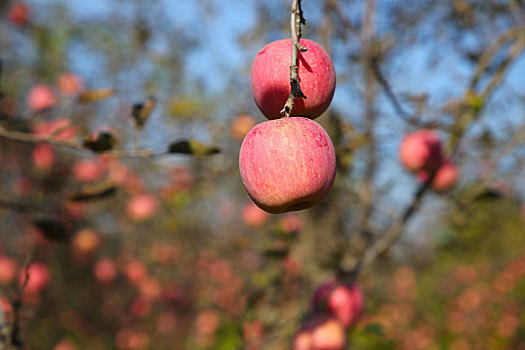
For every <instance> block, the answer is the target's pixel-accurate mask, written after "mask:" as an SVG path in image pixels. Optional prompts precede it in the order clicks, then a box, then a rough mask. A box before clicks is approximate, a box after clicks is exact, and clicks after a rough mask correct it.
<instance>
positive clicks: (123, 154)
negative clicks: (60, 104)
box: [0, 127, 169, 158]
mask: <svg viewBox="0 0 525 350" xmlns="http://www.w3.org/2000/svg"><path fill="white" fill-rule="evenodd" d="M0 138H3V139H6V140H11V141H18V142H26V143H48V144H51V145H54V146H58V147H65V148H69V149H73V150H77V151H87V150H89V149H88V148H86V147H85V146H84V145H83V144H80V143H77V142H73V141H67V140H59V139H56V138H53V137H48V136H39V135H33V134H28V133H24V132H19V131H11V130H7V129H5V128H3V127H0ZM89 151H90V152H93V151H91V150H89ZM95 153H98V152H95ZM98 154H102V155H109V156H112V157H115V158H156V157H160V156H166V155H168V154H169V153H168V152H157V153H155V152H154V151H152V150H147V149H146V150H136V151H135V150H133V151H125V150H115V151H106V152H101V153H98Z"/></svg>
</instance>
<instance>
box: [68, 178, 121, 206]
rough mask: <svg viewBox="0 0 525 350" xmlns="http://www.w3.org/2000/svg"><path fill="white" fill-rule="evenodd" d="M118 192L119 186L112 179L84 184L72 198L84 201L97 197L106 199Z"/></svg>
mask: <svg viewBox="0 0 525 350" xmlns="http://www.w3.org/2000/svg"><path fill="white" fill-rule="evenodd" d="M116 192H117V186H116V185H115V183H114V182H112V181H105V182H102V183H96V184H87V185H84V186H83V187H82V188H81V189H80V191H79V192H77V193H75V194H74V195H73V196H72V197H71V200H72V201H74V202H84V201H91V200H97V199H105V198H107V197H111V196H113V195H114V194H115V193H116Z"/></svg>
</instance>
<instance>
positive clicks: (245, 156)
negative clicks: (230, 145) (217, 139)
mask: <svg viewBox="0 0 525 350" xmlns="http://www.w3.org/2000/svg"><path fill="white" fill-rule="evenodd" d="M239 168H240V173H241V178H242V181H243V183H244V186H245V187H246V191H247V192H248V194H249V195H250V197H251V198H252V199H253V201H254V202H255V203H256V204H257V205H258V206H259V207H260V208H261V209H263V210H265V211H267V212H269V213H273V214H278V213H284V212H287V211H296V210H303V209H307V208H311V207H313V206H315V205H317V204H319V203H320V202H321V201H323V200H324V199H325V198H326V196H327V195H328V193H329V192H330V189H331V188H332V185H333V183H334V179H335V152H334V146H333V144H332V141H331V140H330V137H329V136H328V134H327V133H326V131H325V130H324V129H323V127H322V126H321V125H319V124H318V123H316V122H315V121H313V120H311V119H308V118H301V117H293V118H284V119H276V120H270V121H267V122H264V123H261V124H258V125H257V126H255V127H254V128H253V129H252V130H250V132H249V133H248V135H246V137H245V139H244V141H243V143H242V145H241V150H240V154H239Z"/></svg>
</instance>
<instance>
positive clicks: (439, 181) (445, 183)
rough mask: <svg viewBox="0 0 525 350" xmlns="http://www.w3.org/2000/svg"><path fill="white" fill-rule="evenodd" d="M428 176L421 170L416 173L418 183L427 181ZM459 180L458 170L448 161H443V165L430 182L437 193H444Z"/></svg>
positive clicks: (426, 172)
mask: <svg viewBox="0 0 525 350" xmlns="http://www.w3.org/2000/svg"><path fill="white" fill-rule="evenodd" d="M428 176H429V173H428V171H425V170H422V171H421V172H419V173H418V178H419V180H420V181H422V182H425V181H427V179H428ZM458 178H459V169H458V167H457V166H456V165H454V164H453V163H452V162H451V161H450V160H448V159H445V160H444V161H443V163H442V164H441V165H440V166H439V168H438V169H437V170H436V175H434V179H433V180H432V188H433V189H434V190H436V191H438V192H444V191H448V190H450V189H451V188H452V187H454V185H455V184H456V182H457V181H458Z"/></svg>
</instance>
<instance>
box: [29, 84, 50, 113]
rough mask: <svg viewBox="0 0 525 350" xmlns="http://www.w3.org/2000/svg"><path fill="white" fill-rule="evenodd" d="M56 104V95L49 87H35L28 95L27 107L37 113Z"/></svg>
mask: <svg viewBox="0 0 525 350" xmlns="http://www.w3.org/2000/svg"><path fill="white" fill-rule="evenodd" d="M55 103H56V98H55V93H54V92H53V89H51V87H50V86H48V85H44V84H39V85H35V86H33V87H32V88H31V90H29V93H28V95H27V105H28V106H29V108H31V109H32V110H33V111H35V112H39V111H42V110H44V109H48V108H51V107H53V106H54V105H55Z"/></svg>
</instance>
